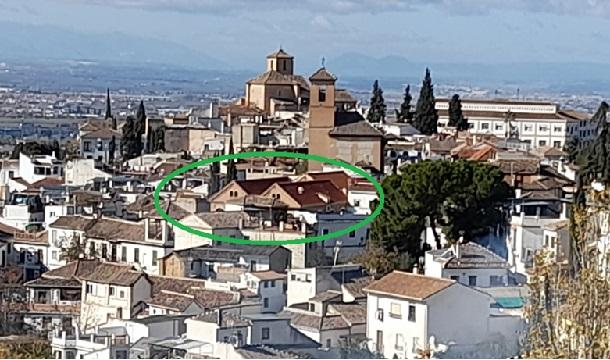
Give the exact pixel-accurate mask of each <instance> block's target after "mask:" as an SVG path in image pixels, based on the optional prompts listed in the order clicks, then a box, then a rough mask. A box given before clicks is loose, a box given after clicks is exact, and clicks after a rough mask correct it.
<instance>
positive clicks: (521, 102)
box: [435, 98, 555, 105]
mask: <svg viewBox="0 0 610 360" xmlns="http://www.w3.org/2000/svg"><path fill="white" fill-rule="evenodd" d="M435 102H436V103H443V102H444V103H446V102H449V99H447V98H437V99H436V101H435ZM462 102H463V103H478V104H507V105H555V104H554V103H552V102H550V101H534V100H515V99H469V98H463V99H462Z"/></svg>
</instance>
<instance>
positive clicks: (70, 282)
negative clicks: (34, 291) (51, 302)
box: [24, 274, 81, 289]
mask: <svg viewBox="0 0 610 360" xmlns="http://www.w3.org/2000/svg"><path fill="white" fill-rule="evenodd" d="M24 285H25V286H26V287H44V288H58V287H67V288H79V289H80V287H81V284H80V281H78V280H76V279H64V278H49V277H45V276H44V274H43V276H41V277H39V278H38V279H35V280H32V281H28V282H27V283H25V284H24Z"/></svg>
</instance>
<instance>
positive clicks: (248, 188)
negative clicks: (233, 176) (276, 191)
mask: <svg viewBox="0 0 610 360" xmlns="http://www.w3.org/2000/svg"><path fill="white" fill-rule="evenodd" d="M235 182H236V183H237V185H239V186H240V187H241V188H242V189H243V190H244V191H245V192H247V193H248V194H249V195H260V194H262V193H263V192H265V190H267V189H268V188H269V187H270V186H271V185H273V184H275V183H281V182H290V178H289V177H287V176H281V177H274V178H264V179H256V180H237V181H235Z"/></svg>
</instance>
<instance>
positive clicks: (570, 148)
mask: <svg viewBox="0 0 610 360" xmlns="http://www.w3.org/2000/svg"><path fill="white" fill-rule="evenodd" d="M579 145H580V141H578V138H577V137H576V136H572V137H570V139H568V141H566V143H565V145H564V146H563V151H564V152H565V153H566V154H568V161H569V162H571V163H575V162H576V160H577V159H578V155H579V151H578V147H579Z"/></svg>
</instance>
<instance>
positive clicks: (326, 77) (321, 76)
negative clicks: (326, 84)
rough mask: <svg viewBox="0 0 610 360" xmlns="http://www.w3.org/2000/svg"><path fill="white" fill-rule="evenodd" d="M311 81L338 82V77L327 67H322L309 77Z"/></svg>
mask: <svg viewBox="0 0 610 360" xmlns="http://www.w3.org/2000/svg"><path fill="white" fill-rule="evenodd" d="M309 81H337V77H336V76H335V75H333V74H332V73H331V72H329V71H328V70H326V68H325V67H321V68H319V69H318V70H316V72H315V73H313V75H311V76H310V77H309Z"/></svg>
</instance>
